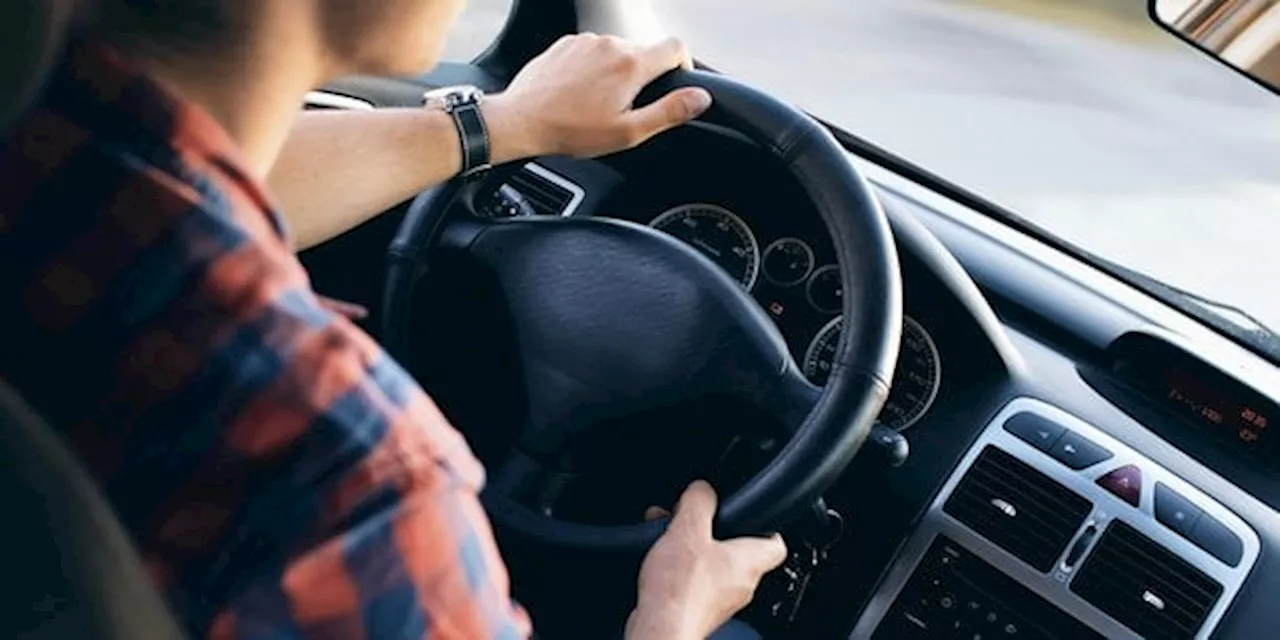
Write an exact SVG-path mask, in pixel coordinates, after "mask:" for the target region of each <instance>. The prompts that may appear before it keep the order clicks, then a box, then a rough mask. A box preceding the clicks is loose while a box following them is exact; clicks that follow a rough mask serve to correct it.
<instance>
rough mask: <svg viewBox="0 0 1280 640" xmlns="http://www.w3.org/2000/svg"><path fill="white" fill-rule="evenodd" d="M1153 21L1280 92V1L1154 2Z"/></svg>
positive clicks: (1185, 0) (1157, 0)
mask: <svg viewBox="0 0 1280 640" xmlns="http://www.w3.org/2000/svg"><path fill="white" fill-rule="evenodd" d="M1151 17H1152V18H1153V19H1154V20H1155V21H1156V22H1157V23H1159V24H1160V26H1162V27H1164V28H1165V29H1167V30H1169V31H1171V32H1173V34H1174V35H1177V36H1178V37H1180V38H1182V39H1183V40H1186V41H1187V42H1189V43H1191V44H1192V45H1194V46H1195V47H1196V48H1198V49H1200V50H1201V51H1203V52H1205V53H1207V54H1209V55H1211V56H1213V57H1215V58H1217V59H1218V60H1221V61H1222V62H1225V63H1226V64H1228V65H1230V66H1231V67H1232V68H1234V69H1235V70H1236V71H1239V72H1240V73H1243V74H1244V75H1246V76H1249V77H1250V78H1252V79H1253V80H1254V81H1256V82H1258V83H1260V84H1262V85H1264V86H1266V87H1267V88H1268V89H1270V90H1272V91H1275V92H1280V0H1151Z"/></svg>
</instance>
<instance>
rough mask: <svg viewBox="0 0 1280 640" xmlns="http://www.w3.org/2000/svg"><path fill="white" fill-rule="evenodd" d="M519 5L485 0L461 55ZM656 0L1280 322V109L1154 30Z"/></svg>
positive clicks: (822, 97)
mask: <svg viewBox="0 0 1280 640" xmlns="http://www.w3.org/2000/svg"><path fill="white" fill-rule="evenodd" d="M508 1H509V0H473V6H472V7H471V8H469V9H468V12H467V14H466V15H465V16H464V18H463V20H462V25H461V26H462V27H463V31H462V32H460V33H459V37H458V38H457V39H456V40H455V41H454V42H453V43H452V44H451V48H450V58H451V59H455V60H457V59H464V58H465V57H466V56H467V55H468V54H470V53H474V52H475V51H477V50H478V49H479V48H481V47H482V46H483V43H485V42H487V41H488V39H489V38H491V37H492V34H493V33H494V30H495V28H496V26H497V25H498V24H499V23H500V20H501V16H502V15H503V14H504V13H505V9H506V5H507V3H508ZM652 1H653V3H654V6H655V8H656V10H657V12H658V15H659V17H660V18H661V19H662V22H663V24H664V25H665V26H666V28H667V30H668V31H670V32H671V33H674V34H677V35H680V36H682V37H683V38H685V39H686V41H688V42H689V43H690V46H691V47H692V48H693V50H694V53H695V55H697V56H698V57H699V58H700V59H703V60H705V61H707V62H709V63H711V64H713V65H715V66H717V67H718V68H721V69H722V70H724V71H726V72H729V73H733V74H735V75H738V76H740V77H743V78H744V79H747V80H749V81H751V82H753V83H755V84H757V85H758V86H761V87H763V88H765V89H768V90H770V91H772V92H773V93H775V94H776V95H779V96H781V97H783V98H785V99H787V100H790V101H792V102H795V103H797V104H799V105H801V106H803V107H805V108H807V109H809V110H811V111H813V112H814V113H816V114H819V115H821V116H823V117H825V118H827V119H830V120H832V121H834V122H836V123H839V124H840V125H841V126H843V127H845V128H847V129H849V130H850V131H853V132H854V133H857V134H859V135H862V136H864V137H866V138H868V139H870V140H872V141H874V142H876V143H878V144H880V145H882V146H884V147H886V148H888V149H890V150H891V151H894V152H896V153H898V154H900V155H902V156H905V157H906V158H908V159H911V160H913V161H915V162H917V163H919V164H921V165H922V166H924V167H926V168H928V169H930V170H932V171H934V172H935V173H938V174H940V175H942V176H944V177H947V178H949V179H951V180H952V181H954V182H956V183H958V184H961V185H963V186H965V187H968V188H970V189H972V190H974V191H977V192H978V193H981V194H983V195H985V196H988V197H990V198H991V199H993V200H995V201H996V202H999V203H1001V204H1004V205H1006V206H1007V207H1009V208H1011V209H1012V210H1014V211H1016V212H1017V213H1019V214H1021V215H1023V216H1025V217H1027V218H1029V219H1031V220H1032V221H1034V222H1036V223H1038V224H1040V225H1042V226H1044V227H1046V228H1047V229H1049V230H1050V231H1052V232H1054V233H1057V234H1059V235H1061V236H1063V237H1065V238H1067V239H1069V240H1071V241H1072V242H1075V243H1077V244H1079V245H1081V246H1083V247H1085V248H1087V249H1090V250H1092V251H1095V252H1097V253H1099V254H1101V255H1104V256H1107V257H1109V258H1111V259H1114V260H1116V261H1118V262H1121V263H1123V264H1126V265H1129V266H1131V267H1134V268H1137V269H1139V270H1141V271H1144V272H1146V273H1148V274H1150V275H1152V276H1154V277H1156V278H1159V279H1161V280H1164V281H1166V282H1169V283H1170V284H1174V285H1176V286H1180V287H1183V288H1186V289H1190V290H1192V291H1196V292H1198V293H1201V294H1202V295H1205V296H1207V297H1210V298H1215V299H1218V300H1222V301H1225V302H1228V303H1231V304H1235V305H1237V306H1240V307H1242V308H1244V309H1245V310H1247V311H1249V312H1251V313H1253V314H1254V315H1255V316H1257V317H1258V318H1259V319H1260V320H1262V321H1263V322H1265V323H1267V324H1268V325H1270V326H1272V327H1276V328H1280V295H1277V291H1278V290H1277V287H1276V286H1275V284H1274V283H1275V282H1276V281H1277V279H1280V251H1276V250H1275V246H1276V244H1277V243H1280V98H1277V97H1275V96H1273V95H1271V94H1269V93H1267V92H1266V91H1264V90H1263V89H1261V88H1258V87H1256V86H1255V85H1253V84H1251V83H1249V82H1248V81H1246V80H1243V79H1239V78H1237V77H1236V76H1234V74H1231V73H1230V72H1229V71H1227V70H1226V69H1225V68H1223V67H1221V66H1219V65H1218V64H1216V63H1214V62H1212V61H1211V60H1209V59H1208V58H1205V57H1203V56H1202V55H1200V54H1198V53H1196V52H1194V51H1192V50H1191V49H1190V48H1187V47H1185V46H1182V45H1180V44H1179V43H1177V42H1176V41H1174V40H1173V39H1172V36H1163V34H1160V33H1159V32H1158V31H1157V30H1156V28H1155V27H1154V26H1152V27H1144V26H1142V25H1141V24H1138V23H1132V22H1130V23H1124V24H1121V23H1119V22H1116V21H1114V20H1105V19H1102V18H1101V17H1096V16H1090V15H1089V14H1088V13H1087V11H1085V10H1081V11H1078V12H1076V14H1079V15H1071V16H1063V15H1059V14H1053V13H1050V12H1037V11H1028V10H1027V8H1028V7H1031V8H1033V9H1034V8H1035V5H1037V3H1043V4H1045V5H1052V4H1054V3H1048V2H1043V0H1003V2H1004V8H1001V5H1000V1H999V0H981V1H980V2H975V1H974V0H791V1H790V2H785V3H784V2H780V1H776V0H775V1H766V0H750V1H746V2H744V1H742V0H652ZM1062 1H1063V0H1058V4H1061V2H1062ZM1088 1H1092V2H1095V3H1096V2H1097V0H1080V2H1079V4H1080V5H1084V4H1087V2H1088ZM1107 1H1108V2H1112V3H1113V4H1119V3H1126V2H1128V3H1136V4H1140V3H1141V2H1142V0H1107ZM1014 5H1020V6H1018V7H1017V8H1018V9H1019V10H1018V11H1016V12H1011V11H1008V10H1005V9H1007V8H1009V7H1013V6H1014ZM1117 25H1119V26H1118V27H1117Z"/></svg>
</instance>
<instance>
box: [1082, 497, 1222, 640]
mask: <svg viewBox="0 0 1280 640" xmlns="http://www.w3.org/2000/svg"><path fill="white" fill-rule="evenodd" d="M1071 590H1072V591H1074V592H1076V594H1078V595H1079V596H1080V597H1081V598H1084V599H1085V600H1087V601H1089V602H1090V603H1091V604H1093V606H1095V607H1097V608H1099V609H1101V610H1103V611H1105V612H1107V613H1108V614H1109V615H1110V616H1111V617H1113V618H1115V619H1116V620H1118V621H1120V622H1121V623H1122V624H1124V625H1125V626H1126V627H1129V628H1130V629H1133V630H1134V631H1135V632H1137V633H1138V634H1140V635H1142V636H1143V637H1147V638H1194V637H1195V635H1196V633H1197V632H1199V631H1200V627H1201V626H1203V625H1204V621H1205V618H1207V617H1208V616H1209V611H1210V610H1211V609H1213V605H1214V604H1216V603H1217V601H1218V598H1219V597H1220V596H1221V595H1222V585H1221V584H1218V583H1217V582H1216V581H1214V580H1213V578H1210V577H1209V576H1207V575H1205V574H1204V573H1203V572H1201V571H1200V570H1199V569H1196V568H1195V567H1193V566H1191V565H1190V564H1187V563H1186V562H1185V561H1183V560H1182V559H1181V558H1179V557H1178V556H1176V555H1174V554H1173V553H1172V552H1170V551H1169V550H1168V549H1165V548H1164V547H1162V546H1160V545H1159V544H1157V543H1156V542H1155V541H1153V540H1151V539H1150V538H1148V537H1146V536H1144V535H1142V534H1141V533H1139V532H1138V531H1137V530H1136V529H1134V528H1133V527H1130V526H1129V525H1127V524H1125V523H1123V522H1120V521H1119V520H1116V521H1113V522H1112V523H1111V525H1110V526H1108V527H1107V531H1106V533H1104V534H1103V536H1102V539H1101V540H1099V541H1098V545H1097V546H1096V547H1095V548H1094V550H1093V553H1092V554H1091V555H1090V556H1089V558H1088V559H1087V560H1085V563H1084V565H1083V566H1081V567H1080V573H1079V575H1077V576H1076V579H1075V580H1073V581H1072V582H1071Z"/></svg>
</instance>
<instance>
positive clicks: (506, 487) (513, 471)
mask: <svg viewBox="0 0 1280 640" xmlns="http://www.w3.org/2000/svg"><path fill="white" fill-rule="evenodd" d="M576 478H577V475H576V474H573V473H570V472H567V471H561V470H559V469H556V468H554V467H552V466H551V465H548V464H546V463H544V462H543V461H542V460H540V459H538V458H536V457H534V456H532V455H530V454H528V453H526V452H524V451H523V450H521V449H520V448H518V447H517V448H514V449H512V450H511V452H510V453H508V454H507V458H506V460H504V461H503V462H502V463H501V464H500V465H499V466H498V469H497V471H496V472H493V473H492V474H490V476H489V480H488V482H487V483H486V486H485V493H488V494H490V495H491V496H495V497H500V498H502V499H505V500H509V501H511V502H514V503H516V504H519V505H520V506H523V507H524V508H526V509H529V510H531V511H533V512H534V513H537V514H538V515H542V516H546V517H552V516H553V515H554V511H555V506H556V502H557V501H559V499H560V497H561V495H563V493H564V490H565V489H566V488H567V487H568V486H569V483H571V482H572V481H573V480H574V479H576Z"/></svg>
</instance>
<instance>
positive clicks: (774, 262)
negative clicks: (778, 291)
mask: <svg viewBox="0 0 1280 640" xmlns="http://www.w3.org/2000/svg"><path fill="white" fill-rule="evenodd" d="M813 264H814V257H813V248H812V247H810V246H809V243H807V242H805V241H804V240H801V239H799V238H780V239H778V240H775V241H773V243H772V244H770V245H769V246H768V247H765V250H764V258H762V259H761V270H763V271H764V277H765V279H767V280H768V281H769V282H772V283H774V284H776V285H778V286H780V287H794V286H795V285H798V284H800V283H801V282H804V281H805V280H806V279H808V277H809V274H811V273H813Z"/></svg>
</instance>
